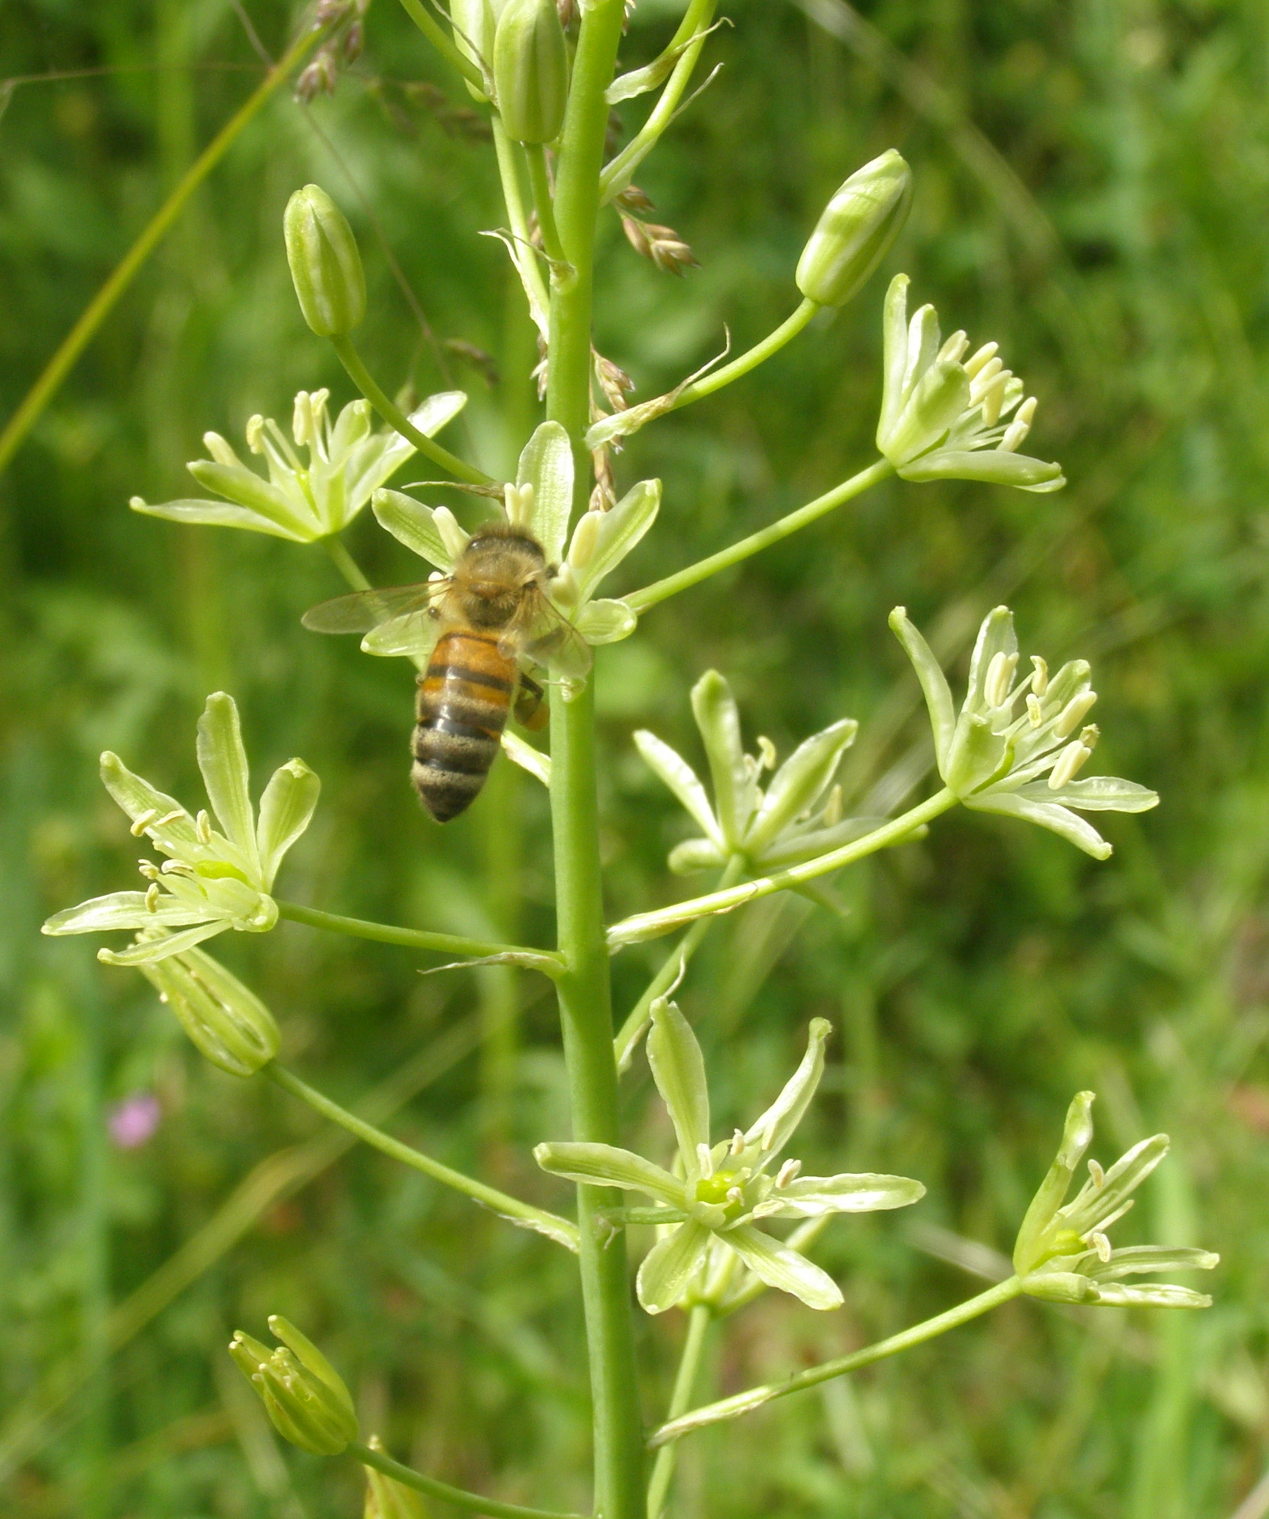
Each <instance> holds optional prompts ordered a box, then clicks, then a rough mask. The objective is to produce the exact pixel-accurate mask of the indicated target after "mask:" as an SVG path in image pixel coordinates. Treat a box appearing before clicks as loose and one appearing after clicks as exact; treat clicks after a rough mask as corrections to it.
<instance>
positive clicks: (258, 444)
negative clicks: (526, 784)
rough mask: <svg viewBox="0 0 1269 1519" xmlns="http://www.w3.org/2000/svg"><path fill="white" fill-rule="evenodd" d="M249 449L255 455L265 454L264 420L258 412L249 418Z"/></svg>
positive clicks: (247, 431)
mask: <svg viewBox="0 0 1269 1519" xmlns="http://www.w3.org/2000/svg"><path fill="white" fill-rule="evenodd" d="M246 434H247V447H248V448H249V449H250V450H251V452H252V453H253V454H262V453H263V452H264V418H263V416H261V415H260V414H259V413H258V412H257V413H256V415H255V416H254V417H248V418H247V426H246Z"/></svg>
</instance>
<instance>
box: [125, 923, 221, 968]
mask: <svg viewBox="0 0 1269 1519" xmlns="http://www.w3.org/2000/svg"><path fill="white" fill-rule="evenodd" d="M228 929H229V922H228V920H227V919H225V918H213V919H212V920H211V922H210V923H199V924H198V925H197V926H196V927H194V928H184V929H182V930H181V931H180V932H179V933H175V934H161V935H155V937H154V938H145V939H138V940H137V942H136V943H135V944H129V945H128V947H127V949H120V950H114V949H99V950H98V951H97V958H98V959H99V960H100V961H101V963H102V964H103V965H146V964H152V963H153V962H154V961H156V960H166V959H167V958H168V956H169V955H179V954H181V953H183V952H184V951H185V950H187V949H193V947H194V946H195V945H196V944H201V943H202V942H203V941H204V940H205V939H210V938H212V937H213V936H214V935H216V934H223V933H226V932H228Z"/></svg>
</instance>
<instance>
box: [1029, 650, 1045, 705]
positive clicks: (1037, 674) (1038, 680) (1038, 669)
mask: <svg viewBox="0 0 1269 1519" xmlns="http://www.w3.org/2000/svg"><path fill="white" fill-rule="evenodd" d="M1031 689H1032V690H1033V691H1034V692H1035V694H1036V695H1037V696H1043V695H1044V693H1045V692H1046V691H1047V690H1048V689H1049V663H1048V660H1046V659H1041V657H1040V656H1039V655H1038V654H1033V655H1032V656H1031Z"/></svg>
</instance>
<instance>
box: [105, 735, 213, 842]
mask: <svg viewBox="0 0 1269 1519" xmlns="http://www.w3.org/2000/svg"><path fill="white" fill-rule="evenodd" d="M101 783H102V785H103V786H104V787H105V788H106V790H107V791H108V792H109V793H110V795H111V796H112V797H113V798H114V799H115V801H116V802H118V804H119V805H120V807H122V808H123V810H124V811H125V812H126V813H127V814H128V816H129V817H130V818H131V819H132V824H133V832H134V833H136V834H142V833H144V834H145V835H146V837H147V838H149V839H152V840H153V841H154V843H156V844H157V845H158V846H159V848H160V849H162V850H163V852H164V853H165V854H169V855H173V856H174V857H176V858H178V859H186V860H197V859H202V858H203V857H204V856H205V855H206V853H207V850H206V846H205V845H204V844H202V843H201V842H200V840H199V837H198V833H197V830H196V829H195V826H194V819H193V818H192V817H191V816H190V815H189V813H188V812H186V810H185V809H184V807H182V806H181V804H180V803H179V802H178V801H177V800H176V799H175V798H174V797H170V796H168V795H167V793H166V792H163V791H160V790H158V788H157V787H155V786H152V785H151V784H150V783H149V781H147V780H144V779H143V778H142V777H141V776H139V775H134V774H133V772H132V771H131V770H129V769H128V767H127V766H126V765H125V764H124V763H123V761H122V760H121V759H120V758H119V756H118V755H117V754H112V753H111V752H110V750H109V749H107V750H106V752H105V753H104V754H103V755H102V756H101Z"/></svg>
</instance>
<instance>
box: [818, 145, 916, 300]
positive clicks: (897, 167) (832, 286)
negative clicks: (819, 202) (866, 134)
mask: <svg viewBox="0 0 1269 1519" xmlns="http://www.w3.org/2000/svg"><path fill="white" fill-rule="evenodd" d="M911 204H912V171H911V169H909V168H908V166H907V164H906V163H905V162H904V160H903V158H902V156H901V155H900V154H899V153H898V152H896V150H895V149H894V148H890V149H889V150H888V151H887V152H885V153H883V154H882V155H881V157H880V158H874V159H873V160H872V162H871V163H866V164H865V165H864V166H863V168H862V169H856V170H855V172H854V173H853V174H852V175H851V176H850V178H849V179H848V180H847V181H846V182H845V183H844V184H843V185H842V187H841V188H840V189H839V190H838V192H837V194H836V195H834V196H833V198H832V200H830V201H829V203H828V205H827V206H826V207H825V208H824V214H823V215H822V216H821V217H820V219H819V221H818V222H817V223H816V227H815V231H814V232H812V233H811V236H810V240H809V241H808V242H807V245H806V247H805V248H804V249H803V250H802V257H801V258H800V259H799V260H798V267H797V274H796V276H795V278H796V280H797V287H798V289H799V290H800V291H801V292H802V294H803V295H804V296H806V298H807V300H810V301H815V302H816V304H817V305H820V306H844V305H845V304H846V302H847V301H848V300H850V298H851V296H852V295H854V293H855V292H856V290H858V289H859V287H860V286H861V285H862V284H863V283H864V281H865V280H866V279H867V278H868V276H869V275H870V274H871V273H872V271H873V270H874V269H875V268H876V267H877V265H878V264H879V263H880V262H881V259H882V257H883V255H884V254H885V252H886V250H887V249H888V248H889V247H890V244H891V243H892V242H894V240H895V238H896V237H897V236H898V233H899V229H900V228H901V227H902V226H903V224H904V222H905V221H906V220H907V218H908V207H909V206H910V205H911Z"/></svg>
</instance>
